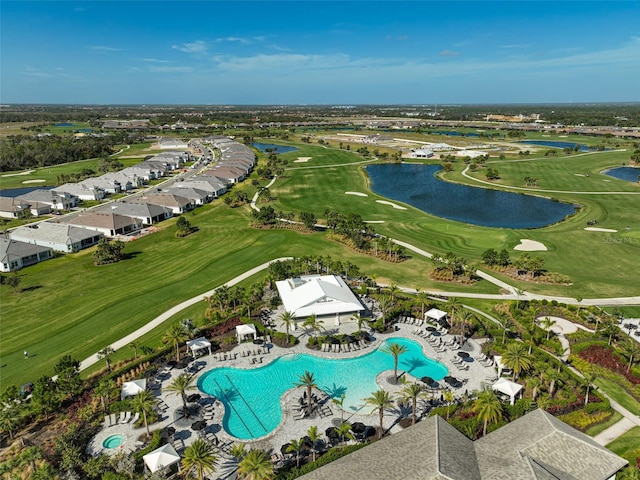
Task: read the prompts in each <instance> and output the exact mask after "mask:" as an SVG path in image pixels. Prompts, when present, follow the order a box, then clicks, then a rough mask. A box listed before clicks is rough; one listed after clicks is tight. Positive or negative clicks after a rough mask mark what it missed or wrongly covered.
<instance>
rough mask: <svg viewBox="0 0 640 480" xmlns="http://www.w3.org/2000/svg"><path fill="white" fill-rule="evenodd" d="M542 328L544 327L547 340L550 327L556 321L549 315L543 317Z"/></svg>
mask: <svg viewBox="0 0 640 480" xmlns="http://www.w3.org/2000/svg"><path fill="white" fill-rule="evenodd" d="M541 323H542V328H544V329H545V330H546V331H547V341H549V335H550V334H551V327H553V326H554V325H555V324H556V321H555V320H553V319H551V318H550V317H544V320H542V322H541Z"/></svg>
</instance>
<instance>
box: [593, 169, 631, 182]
mask: <svg viewBox="0 0 640 480" xmlns="http://www.w3.org/2000/svg"><path fill="white" fill-rule="evenodd" d="M602 173H604V174H605V175H609V176H610V177H613V178H617V179H618V180H626V181H627V182H633V183H636V182H639V181H640V167H618V168H611V169H609V170H605V171H604V172H602Z"/></svg>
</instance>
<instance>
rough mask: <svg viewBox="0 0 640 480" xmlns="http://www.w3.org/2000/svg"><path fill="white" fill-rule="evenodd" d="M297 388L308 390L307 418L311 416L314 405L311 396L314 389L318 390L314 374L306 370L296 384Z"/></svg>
mask: <svg viewBox="0 0 640 480" xmlns="http://www.w3.org/2000/svg"><path fill="white" fill-rule="evenodd" d="M295 386H296V387H305V388H306V389H307V416H311V410H312V407H313V403H312V402H311V394H312V393H313V389H314V388H318V386H317V385H316V378H315V377H314V376H313V373H311V372H309V371H308V370H305V371H304V373H303V374H302V375H300V376H299V377H298V381H297V382H296V384H295Z"/></svg>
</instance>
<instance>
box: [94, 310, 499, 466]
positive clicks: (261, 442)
mask: <svg viewBox="0 0 640 480" xmlns="http://www.w3.org/2000/svg"><path fill="white" fill-rule="evenodd" d="M356 329H357V326H356V325H355V322H347V323H345V324H343V325H340V326H339V327H337V326H336V327H335V328H331V329H327V330H328V331H327V332H326V333H338V331H339V333H353V332H354V331H355V330H356ZM418 330H421V331H423V332H424V327H419V326H417V325H412V324H405V323H398V324H396V327H395V330H394V331H393V332H391V333H387V334H379V333H375V334H374V336H373V341H372V342H370V343H369V345H368V346H367V347H366V348H361V349H360V350H357V351H351V352H343V353H333V352H322V351H320V350H313V349H310V348H308V347H307V346H306V343H307V339H308V334H307V333H306V332H303V331H296V332H293V333H294V334H296V336H298V338H299V340H300V342H299V343H298V344H297V345H294V346H292V347H289V348H283V347H278V346H276V345H270V344H268V345H267V346H268V347H269V348H267V346H264V345H255V344H253V343H242V344H240V345H237V346H235V347H234V348H233V349H232V350H231V351H229V352H216V353H214V354H213V355H205V356H201V357H198V358H196V359H195V360H194V361H193V362H192V366H197V372H195V373H194V371H193V370H189V368H187V369H178V368H173V369H171V368H169V367H165V368H164V369H163V370H162V371H161V372H159V373H158V374H157V375H156V376H155V382H152V384H151V387H150V388H152V391H153V392H154V394H155V395H156V398H158V399H159V400H160V405H161V407H162V413H161V417H160V420H159V421H158V422H156V423H153V424H152V425H150V430H151V431H153V430H158V429H161V428H164V427H168V426H173V427H174V428H175V429H176V433H175V434H174V446H175V448H176V450H177V451H178V453H181V452H182V450H183V449H184V448H186V447H187V446H188V445H189V444H191V443H192V442H193V440H195V439H196V438H199V436H201V435H205V436H206V437H207V438H208V439H210V440H212V441H214V443H216V444H217V445H218V446H220V447H221V457H222V458H221V465H220V467H219V468H218V471H217V474H218V475H220V477H219V478H224V474H223V472H225V471H228V472H230V471H232V470H233V469H234V468H235V466H236V464H235V461H234V460H233V459H232V457H231V455H230V454H229V447H230V446H231V445H232V444H233V443H244V444H245V445H246V447H247V448H260V449H264V450H267V451H269V450H271V451H272V452H276V453H279V452H280V447H281V446H282V445H283V444H285V443H287V442H289V441H290V440H292V439H300V438H301V437H303V436H304V435H306V433H307V431H308V430H309V427H311V426H316V427H317V428H318V432H320V433H321V434H324V432H325V430H326V429H327V428H329V427H332V426H336V425H339V424H340V422H341V419H342V418H344V421H346V422H349V423H353V422H362V423H364V424H365V425H372V426H374V427H375V426H377V425H378V422H379V420H378V414H377V412H372V408H371V407H369V406H366V407H363V408H361V409H360V410H359V411H344V412H343V413H342V412H341V409H340V407H339V406H338V405H336V404H334V402H333V401H331V399H326V398H323V395H324V394H323V392H320V391H316V394H317V395H318V397H320V399H321V403H323V407H325V408H324V414H323V416H319V415H317V414H316V415H314V416H312V417H311V418H301V419H296V418H295V417H294V415H295V413H296V412H295V410H294V409H293V407H294V406H295V405H296V403H297V401H298V399H299V398H300V396H302V395H303V392H304V389H303V388H297V389H296V388H292V389H290V390H288V391H286V392H285V394H284V395H283V396H282V398H281V405H282V407H283V408H282V410H283V416H282V421H281V423H280V425H279V426H278V427H277V428H276V429H275V430H274V431H272V432H271V433H270V434H268V435H266V436H264V437H261V438H257V439H255V440H249V441H247V440H239V439H237V438H235V437H232V436H230V435H229V434H228V433H227V432H226V431H225V430H224V429H223V428H222V420H223V416H224V406H223V404H222V402H220V401H219V400H217V399H215V398H213V397H209V396H207V395H206V394H202V392H199V391H198V393H201V395H202V397H203V398H202V399H201V400H200V404H201V405H203V407H204V405H206V404H213V414H212V415H211V414H210V416H209V418H207V419H206V421H207V424H208V426H207V427H206V428H205V429H204V430H203V431H202V432H196V431H194V430H192V429H191V428H190V427H191V423H192V422H193V421H195V420H197V419H199V418H201V417H193V418H192V419H190V420H188V421H186V420H175V418H174V412H175V411H176V410H177V409H178V408H180V407H181V406H182V400H181V398H180V396H179V395H172V394H169V393H166V392H163V389H164V388H166V387H167V385H169V383H171V381H172V380H173V379H174V378H176V377H177V376H179V375H181V374H183V373H193V374H194V376H195V378H196V380H197V379H198V378H199V377H200V376H201V375H202V374H204V373H206V372H207V371H209V370H211V369H212V368H216V367H222V366H224V367H235V368H242V369H252V368H257V367H262V366H264V365H266V364H268V363H270V362H271V361H273V360H275V359H277V358H279V357H281V356H283V355H287V354H292V353H305V354H310V355H315V356H317V357H322V358H328V359H340V358H353V357H357V356H361V355H365V354H367V353H369V352H371V351H372V350H373V349H375V348H378V347H379V346H380V344H381V343H382V342H384V341H385V340H389V339H393V338H395V337H404V338H408V339H411V340H414V341H416V342H417V343H419V344H420V345H421V346H422V349H423V352H424V354H425V355H426V356H427V357H429V358H432V359H435V360H437V361H438V362H440V363H442V364H444V365H445V366H446V367H447V369H448V370H449V375H451V376H454V377H456V378H457V379H459V380H460V381H461V382H462V386H460V387H459V388H457V389H452V390H453V391H454V393H455V395H456V396H457V397H462V396H464V394H465V392H472V391H473V390H481V389H482V388H483V387H484V385H485V384H486V383H491V379H492V378H494V377H495V376H496V370H495V368H493V367H487V366H484V365H482V364H481V363H479V362H478V361H476V360H474V359H473V358H474V357H475V356H478V355H480V353H481V345H480V344H479V343H478V342H476V341H474V340H468V341H467V342H466V343H465V344H464V345H463V346H462V348H461V349H460V350H463V351H465V352H467V353H468V354H469V359H468V361H467V362H465V363H464V364H465V365H466V366H468V369H467V370H460V369H459V368H458V367H457V366H456V365H455V364H454V360H458V361H459V357H458V355H457V352H458V351H459V350H458V349H454V348H453V347H445V348H442V347H441V348H440V349H439V351H436V349H435V348H434V346H432V344H431V343H429V342H428V341H427V339H426V338H424V337H423V336H420V335H418V334H417V333H416V332H417V331H418ZM436 335H437V334H436ZM441 339H442V341H445V342H446V341H451V340H453V337H452V336H451V335H448V334H443V335H441ZM245 352H250V353H251V354H250V355H246V356H245V355H244V354H243V353H245ZM222 353H225V356H226V359H223V358H224V357H223V355H221V354H222ZM194 370H195V369H194ZM398 374H399V375H404V377H405V378H406V380H408V381H419V379H415V378H414V377H412V376H411V375H410V374H408V373H405V372H403V371H402V370H401V369H399V370H398ZM392 377H393V371H392V370H387V371H383V372H381V373H380V374H379V375H378V377H377V379H376V380H377V383H378V384H379V385H380V386H381V387H383V388H384V389H385V390H387V391H390V392H391V393H392V395H393V397H394V407H393V409H391V410H388V411H386V412H385V417H384V427H385V429H388V430H390V432H391V433H394V432H396V431H399V430H401V429H402V427H400V426H399V425H398V424H397V423H398V420H399V419H400V418H401V417H406V416H407V415H409V416H410V406H409V407H406V406H402V405H399V403H398V402H397V401H396V400H397V397H398V396H397V395H396V393H397V392H398V391H399V390H400V389H401V388H402V385H395V384H394V383H393V379H392ZM440 384H442V386H446V385H445V384H444V382H440ZM193 393H195V391H194V392H193ZM432 393H433V395H434V397H435V398H440V394H441V392H440V391H439V390H433V392H432ZM326 407H328V408H329V409H330V412H331V413H329V410H327V408H326ZM427 408H428V400H427V399H421V400H420V401H419V402H418V410H419V414H420V413H423V412H424V411H425V410H426V409H427ZM407 409H408V410H407ZM143 433H144V427H143V428H134V427H133V425H132V424H131V423H125V424H120V423H118V424H116V425H114V426H109V427H105V428H103V429H102V430H101V431H100V433H98V435H96V436H95V437H94V439H93V440H92V442H91V443H90V445H89V447H88V448H87V452H88V453H89V454H91V455H97V454H99V453H101V452H105V453H109V454H113V453H116V452H117V451H118V450H120V449H110V450H107V449H104V448H103V447H102V442H103V441H104V439H105V438H107V437H108V436H110V435H114V434H123V435H125V436H126V440H125V442H124V443H123V446H122V449H123V450H125V451H133V450H135V449H136V447H137V446H138V445H136V441H137V439H138V437H140V436H141V435H142V434H143Z"/></svg>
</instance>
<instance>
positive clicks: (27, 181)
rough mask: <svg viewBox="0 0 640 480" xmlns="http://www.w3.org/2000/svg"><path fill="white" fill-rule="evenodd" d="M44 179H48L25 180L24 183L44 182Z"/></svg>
mask: <svg viewBox="0 0 640 480" xmlns="http://www.w3.org/2000/svg"><path fill="white" fill-rule="evenodd" d="M44 181H46V180H42V179H41V180H25V181H24V182H22V183H42V182H44Z"/></svg>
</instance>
